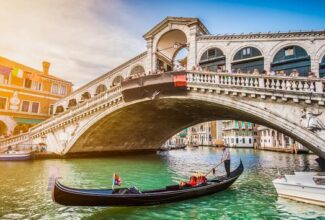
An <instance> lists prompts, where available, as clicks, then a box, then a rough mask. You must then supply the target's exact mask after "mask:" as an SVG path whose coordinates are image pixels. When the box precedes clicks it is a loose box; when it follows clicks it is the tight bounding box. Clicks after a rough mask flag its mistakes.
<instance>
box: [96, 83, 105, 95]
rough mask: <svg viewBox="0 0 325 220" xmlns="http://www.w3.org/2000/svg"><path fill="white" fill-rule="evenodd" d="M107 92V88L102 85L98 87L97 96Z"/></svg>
mask: <svg viewBox="0 0 325 220" xmlns="http://www.w3.org/2000/svg"><path fill="white" fill-rule="evenodd" d="M106 90H107V87H106V86H105V85H104V84H101V85H99V86H97V88H96V95H98V94H100V93H102V92H105V91H106Z"/></svg>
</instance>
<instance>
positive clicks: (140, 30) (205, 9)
mask: <svg viewBox="0 0 325 220" xmlns="http://www.w3.org/2000/svg"><path fill="white" fill-rule="evenodd" d="M324 8H325V0H324V1H318V0H309V1H307V0H295V1H292V0H251V1H247V0H246V1H245V0H237V1H235V0H223V1H221V0H213V1H209V0H207V1H204V0H200V1H192V0H160V1H157V0H82V1H81V0H55V1H53V0H29V1H26V0H10V1H9V0H0V28H1V29H0V30H1V33H0V56H3V57H6V58H8V59H11V60H14V61H16V62H19V63H22V64H24V65H27V66H31V67H33V68H36V69H40V70H41V69H42V64H41V63H42V61H43V60H47V61H49V62H50V63H51V67H50V73H51V74H53V75H55V76H58V77H61V78H64V79H66V80H68V81H71V82H72V83H73V84H74V89H77V88H78V87H80V86H82V85H83V84H85V83H87V82H89V81H91V80H93V79H95V78H97V77H98V76H100V75H102V74H104V73H107V72H108V71H109V70H111V69H113V68H114V67H116V66H118V65H119V64H122V63H123V62H125V61H127V60H128V59H130V58H132V57H134V56H136V55H138V54H140V53H142V52H144V51H145V46H146V43H145V41H144V39H143V38H142V36H143V34H145V33H146V32H147V31H148V30H149V29H151V28H152V27H153V26H154V25H156V24H157V23H159V22H160V21H161V20H163V19H164V18H165V17H166V16H176V17H178V16H183V17H198V18H200V19H201V21H202V22H203V23H204V24H205V26H206V27H207V28H208V29H209V31H210V33H211V34H226V33H228V34H230V33H250V32H268V31H272V32H276V31H289V30H292V31H294V30H324V29H325V12H324Z"/></svg>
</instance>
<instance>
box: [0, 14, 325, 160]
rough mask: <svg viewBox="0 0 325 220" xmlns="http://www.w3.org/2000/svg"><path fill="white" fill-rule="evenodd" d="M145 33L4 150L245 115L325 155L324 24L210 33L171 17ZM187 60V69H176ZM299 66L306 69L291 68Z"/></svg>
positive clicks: (66, 147)
mask: <svg viewBox="0 0 325 220" xmlns="http://www.w3.org/2000/svg"><path fill="white" fill-rule="evenodd" d="M143 37H144V39H145V41H146V51H145V52H143V53H141V54H139V55H137V56H135V57H134V58H132V59H130V60H128V61H126V62H125V63H123V64H121V65H120V66H117V67H116V68H114V69H113V70H111V71H110V72H108V73H106V74H103V75H101V76H100V77H98V78H96V79H94V80H93V81H91V82H89V83H87V84H86V85H84V86H82V87H80V88H78V89H77V90H76V91H74V92H73V93H72V94H71V95H69V96H68V97H65V98H64V99H62V100H59V101H58V102H57V103H55V105H54V106H53V110H54V113H55V114H54V115H53V117H51V118H50V119H48V120H46V121H44V122H43V123H41V124H39V125H37V126H35V127H33V128H31V129H30V130H29V133H27V134H22V135H19V136H15V137H12V138H9V139H4V140H1V141H0V151H1V150H5V149H7V148H8V147H9V146H16V145H18V146H20V145H21V146H22V145H24V146H30V145H39V144H42V145H46V146H47V150H48V151H52V152H55V153H58V154H73V153H87V152H103V151H107V152H111V151H126V150H154V149H157V148H158V147H160V145H161V144H162V143H163V142H164V141H165V140H166V139H168V138H169V137H171V136H172V135H173V134H175V133H177V132H178V131H180V130H182V129H183V128H186V127H189V126H191V125H194V124H197V123H200V122H205V121H210V120H218V119H239V120H244V121H251V122H255V123H257V124H261V125H265V126H267V127H271V128H274V129H276V130H278V131H280V132H282V133H284V134H286V135H288V136H290V137H292V138H294V139H296V140H297V141H299V142H300V143H302V144H303V145H305V146H306V147H308V148H309V149H310V150H312V151H314V152H315V153H317V154H318V155H320V156H322V157H325V126H324V124H325V113H324V110H325V108H324V80H323V79H321V78H322V77H324V76H325V31H301V32H278V33H249V34H224V35H220V34H218V35H211V34H210V33H209V31H208V29H207V28H206V27H205V25H204V24H203V23H202V22H201V21H200V19H198V18H184V17H167V18H165V19H164V20H162V21H161V22H160V23H158V24H157V25H156V26H154V27H153V28H152V29H150V30H149V31H148V32H147V33H146V34H145V35H144V36H143ZM122 49H124V48H122ZM184 52H185V53H186V56H185V57H179V54H183V53H184ZM178 64H181V65H182V66H183V69H186V70H187V71H181V72H170V71H171V70H172V69H174V67H177V65H178ZM157 69H164V70H166V71H169V72H167V73H164V74H156V73H157ZM176 69H177V68H176ZM190 69H191V70H192V69H193V70H194V69H196V70H194V71H188V70H190ZM201 69H204V70H205V71H202V70H201ZM199 70H200V71H199ZM293 70H297V71H298V72H300V77H288V75H289V74H290V73H291V72H293ZM265 71H267V72H268V73H269V75H265V74H264V75H262V74H261V73H262V72H264V73H265ZM310 71H312V72H313V73H314V77H313V78H310V77H307V75H308V74H309V73H310ZM230 72H237V74H230ZM242 72H244V73H245V74H242ZM253 72H254V73H255V74H252V73H253ZM258 72H259V73H258ZM144 73H145V74H146V75H147V76H145V77H144V76H143V75H144ZM271 75H277V76H271ZM280 75H282V76H280ZM140 76H142V77H140ZM131 78H134V79H131ZM175 85H177V86H175Z"/></svg>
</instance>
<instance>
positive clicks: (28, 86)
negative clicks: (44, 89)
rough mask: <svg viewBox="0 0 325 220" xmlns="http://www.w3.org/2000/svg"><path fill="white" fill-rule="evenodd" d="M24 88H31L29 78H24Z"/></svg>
mask: <svg viewBox="0 0 325 220" xmlns="http://www.w3.org/2000/svg"><path fill="white" fill-rule="evenodd" d="M24 87H25V88H27V89H30V88H32V80H30V79H29V78H25V85H24Z"/></svg>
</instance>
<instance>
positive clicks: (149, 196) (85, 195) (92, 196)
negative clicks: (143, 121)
mask: <svg viewBox="0 0 325 220" xmlns="http://www.w3.org/2000/svg"><path fill="white" fill-rule="evenodd" d="M243 171H244V166H243V163H242V161H240V164H239V166H238V167H237V168H236V169H235V170H234V171H232V172H231V174H230V176H229V177H226V176H219V177H215V178H213V179H209V180H208V181H207V182H206V183H202V184H200V185H198V186H194V187H181V186H179V185H171V186H166V188H163V189H155V190H147V191H139V190H137V189H136V188H135V187H132V188H118V189H74V188H70V187H66V186H64V185H63V184H62V183H60V181H59V179H56V180H55V184H54V188H53V191H52V198H53V200H54V201H55V202H56V203H58V204H61V205H65V206H148V205H157V204H161V203H170V202H176V201H181V200H185V199H191V198H195V197H199V196H204V195H209V194H213V193H216V192H220V191H223V190H225V189H227V188H228V187H230V186H231V185H232V184H233V183H234V182H235V181H236V179H237V178H238V177H239V176H240V175H241V174H242V172H243Z"/></svg>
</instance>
